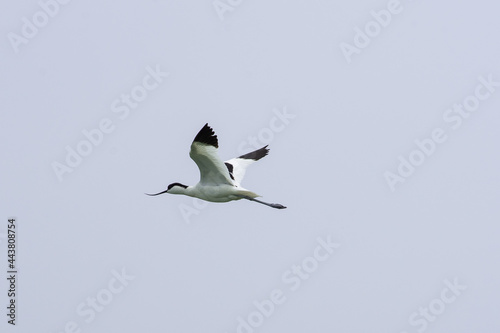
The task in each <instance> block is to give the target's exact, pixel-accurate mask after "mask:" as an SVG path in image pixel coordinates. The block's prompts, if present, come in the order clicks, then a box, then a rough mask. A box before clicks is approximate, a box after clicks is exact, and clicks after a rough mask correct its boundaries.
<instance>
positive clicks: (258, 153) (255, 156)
mask: <svg viewBox="0 0 500 333" xmlns="http://www.w3.org/2000/svg"><path fill="white" fill-rule="evenodd" d="M267 146H268V145H265V146H264V147H262V148H260V149H257V150H254V151H252V152H250V153H247V154H244V155H241V156H240V157H238V158H242V159H246V160H254V161H258V160H260V159H261V158H263V157H264V156H266V155H267V154H269V148H267Z"/></svg>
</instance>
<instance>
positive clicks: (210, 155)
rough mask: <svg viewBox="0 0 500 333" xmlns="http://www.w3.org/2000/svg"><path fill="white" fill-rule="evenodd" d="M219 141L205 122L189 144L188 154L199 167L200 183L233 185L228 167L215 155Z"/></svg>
mask: <svg viewBox="0 0 500 333" xmlns="http://www.w3.org/2000/svg"><path fill="white" fill-rule="evenodd" d="M217 148H219V142H218V140H217V135H215V133H214V131H213V129H212V128H211V127H210V126H208V124H205V126H203V128H202V129H201V130H200V131H199V132H198V134H197V135H196V137H195V138H194V141H193V143H192V144H191V151H190V152H189V156H190V157H191V158H192V159H193V161H194V162H195V163H196V165H198V169H200V183H202V184H205V185H220V184H227V185H234V183H233V181H232V179H231V176H230V174H229V171H228V169H227V168H226V166H225V165H224V163H223V162H222V161H221V159H220V158H219V156H218V155H217Z"/></svg>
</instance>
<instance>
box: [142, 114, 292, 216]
mask: <svg viewBox="0 0 500 333" xmlns="http://www.w3.org/2000/svg"><path fill="white" fill-rule="evenodd" d="M218 148H219V141H218V140H217V135H215V133H214V131H213V129H212V128H211V127H210V126H208V123H207V124H205V126H203V128H202V129H201V130H200V131H199V132H198V134H197V135H196V137H195V138H194V141H193V143H192V144H191V151H190V152H189V156H190V157H191V158H192V159H193V161H194V162H195V163H196V165H198V168H199V169H200V181H199V182H198V184H196V185H194V186H187V185H184V184H181V183H172V184H170V185H168V187H167V189H166V190H165V191H162V192H159V193H156V194H148V193H146V194H147V195H151V196H155V195H159V194H163V193H170V194H183V195H188V196H190V197H196V198H199V199H202V200H206V201H211V202H228V201H232V200H241V199H247V200H251V201H255V202H258V203H261V204H264V205H267V206H269V207H273V208H277V209H283V208H286V207H285V206H283V205H281V204H277V203H267V202H264V201H260V200H258V199H256V198H257V197H260V195H258V194H256V193H254V192H251V191H249V190H247V189H245V188H243V187H241V185H240V184H241V180H242V179H243V177H244V176H245V172H246V168H247V167H248V166H249V165H250V164H252V163H254V162H255V161H258V160H260V159H261V158H262V157H264V156H266V155H267V154H268V153H269V149H268V148H267V146H265V147H262V148H260V149H257V150H255V151H253V152H251V153H248V154H245V155H241V156H239V157H235V158H232V159H230V160H227V161H225V162H222V160H221V159H220V158H219V156H218V154H217V149H218Z"/></svg>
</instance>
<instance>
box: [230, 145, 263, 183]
mask: <svg viewBox="0 0 500 333" xmlns="http://www.w3.org/2000/svg"><path fill="white" fill-rule="evenodd" d="M268 153H269V149H268V148H267V146H265V147H262V148H260V149H257V150H255V151H253V152H251V153H248V154H245V155H241V156H240V157H235V158H232V159H230V160H228V161H225V162H224V164H226V167H227V169H228V170H229V172H230V175H231V178H233V179H234V182H235V183H236V185H238V186H239V185H240V184H241V181H242V180H243V177H244V176H245V172H246V169H247V167H248V166H249V165H250V164H252V163H254V162H255V161H258V160H260V159H261V158H262V157H264V156H266V155H267V154H268Z"/></svg>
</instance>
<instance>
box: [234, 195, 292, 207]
mask: <svg viewBox="0 0 500 333" xmlns="http://www.w3.org/2000/svg"><path fill="white" fill-rule="evenodd" d="M241 197H242V198H243V199H247V200H251V201H255V202H258V203H261V204H263V205H266V206H269V207H273V208H277V209H284V208H286V207H285V206H283V205H281V204H277V203H268V202H264V201H260V200H257V199H254V198H250V197H247V196H245V195H242V196H241Z"/></svg>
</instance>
